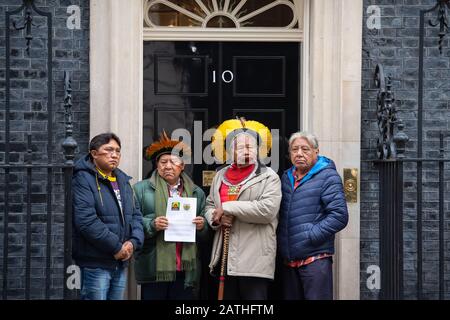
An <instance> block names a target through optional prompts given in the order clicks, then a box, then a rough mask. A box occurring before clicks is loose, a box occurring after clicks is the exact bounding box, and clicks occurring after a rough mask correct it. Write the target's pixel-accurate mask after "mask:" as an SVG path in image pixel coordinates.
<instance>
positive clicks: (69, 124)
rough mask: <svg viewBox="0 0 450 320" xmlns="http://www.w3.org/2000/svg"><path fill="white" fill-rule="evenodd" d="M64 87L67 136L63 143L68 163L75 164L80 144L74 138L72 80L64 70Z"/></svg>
mask: <svg viewBox="0 0 450 320" xmlns="http://www.w3.org/2000/svg"><path fill="white" fill-rule="evenodd" d="M64 89H65V91H66V93H65V97H64V109H65V112H64V115H65V123H66V138H65V139H64V142H63V143H62V147H63V149H64V157H65V158H66V164H68V165H73V159H74V158H75V149H76V148H77V146H78V144H77V142H76V141H75V139H74V138H73V114H72V80H71V79H70V75H69V73H68V72H67V71H64Z"/></svg>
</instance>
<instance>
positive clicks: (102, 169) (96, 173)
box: [72, 133, 144, 300]
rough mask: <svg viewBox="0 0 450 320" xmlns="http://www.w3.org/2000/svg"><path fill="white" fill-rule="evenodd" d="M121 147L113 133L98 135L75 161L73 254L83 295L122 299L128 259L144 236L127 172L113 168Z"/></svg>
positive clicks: (98, 298)
mask: <svg viewBox="0 0 450 320" xmlns="http://www.w3.org/2000/svg"><path fill="white" fill-rule="evenodd" d="M120 148H121V145H120V140H119V137H117V136H116V135H115V134H113V133H103V134H100V135H98V136H96V137H94V138H93V139H92V140H91V142H90V145H89V154H88V155H87V156H86V157H84V158H81V159H80V160H78V161H77V163H76V164H75V169H74V174H73V178H72V192H73V240H72V241H73V243H72V256H73V258H74V260H75V262H76V263H77V265H78V266H79V267H80V270H81V299H83V300H121V299H122V298H123V294H124V291H125V286H126V274H127V273H126V267H127V265H128V260H129V259H130V258H131V256H132V254H133V252H134V251H136V250H138V249H140V247H141V246H142V243H143V241H144V231H143V225H142V214H141V212H140V210H139V205H138V204H137V202H136V201H135V199H134V194H133V189H132V187H131V186H130V182H129V181H130V179H131V177H129V176H128V175H126V174H125V173H124V172H123V171H121V170H120V169H118V168H117V167H118V165H119V162H120V156H121V154H120Z"/></svg>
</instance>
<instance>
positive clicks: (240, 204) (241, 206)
mask: <svg viewBox="0 0 450 320" xmlns="http://www.w3.org/2000/svg"><path fill="white" fill-rule="evenodd" d="M227 169H228V166H227V167H225V168H223V169H221V170H220V171H218V172H217V173H216V176H215V177H214V179H213V182H212V186H211V190H210V194H209V196H208V198H207V199H206V207H205V210H206V214H205V217H206V219H207V220H208V223H209V225H210V226H211V227H212V228H213V229H215V230H216V233H215V235H214V240H213V247H212V254H211V262H210V264H209V267H210V271H211V272H212V271H213V268H214V266H216V265H217V264H220V263H221V253H222V236H223V233H222V230H221V228H219V227H216V226H213V225H212V218H213V211H214V209H215V208H216V207H218V206H219V205H220V203H221V201H220V194H219V188H220V186H221V184H222V179H223V175H224V174H225V171H226V170H227ZM280 201H281V182H280V178H279V177H278V175H277V174H276V173H275V171H273V170H272V169H271V168H268V167H265V166H260V167H258V168H257V170H256V172H255V173H252V176H251V177H250V178H249V179H248V180H247V182H245V184H244V185H243V186H242V187H241V189H240V192H239V196H238V200H237V201H228V202H224V203H223V204H222V207H223V210H224V213H225V214H229V215H232V216H234V217H235V219H234V222H233V225H232V227H231V232H230V242H229V250H228V265H227V275H230V276H246V277H260V278H268V279H273V278H274V273H275V255H276V249H277V240H276V228H277V224H278V210H279V208H280Z"/></svg>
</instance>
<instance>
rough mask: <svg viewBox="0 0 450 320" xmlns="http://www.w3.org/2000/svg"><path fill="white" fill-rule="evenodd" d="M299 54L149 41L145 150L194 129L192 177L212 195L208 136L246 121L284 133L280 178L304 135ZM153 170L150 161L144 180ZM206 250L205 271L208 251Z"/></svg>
mask: <svg viewBox="0 0 450 320" xmlns="http://www.w3.org/2000/svg"><path fill="white" fill-rule="evenodd" d="M299 50H300V44H299V43H244V42H145V43H144V121H143V124H144V135H143V140H144V141H143V142H144V146H147V145H149V144H150V143H152V142H153V141H155V140H156V139H158V137H159V134H160V133H161V132H162V130H165V131H166V132H167V134H168V135H169V136H170V135H171V134H173V133H174V132H177V131H175V130H179V129H184V130H187V131H188V132H189V133H190V137H191V141H184V142H188V143H190V146H191V149H192V151H193V157H192V163H193V165H187V166H186V171H187V172H188V173H189V174H190V175H191V176H192V177H193V179H194V182H195V183H196V184H197V185H199V186H201V187H202V188H203V190H204V191H205V193H206V194H208V193H209V188H208V185H207V183H206V184H204V182H205V181H206V180H204V179H203V178H204V173H205V174H206V173H207V172H208V171H209V172H210V171H211V170H214V169H215V168H216V167H217V166H218V164H207V163H205V161H204V157H203V150H208V149H205V148H206V147H207V146H208V145H209V144H210V141H209V139H206V138H205V139H203V138H204V136H203V133H204V132H205V131H206V130H207V129H210V128H214V127H217V126H218V125H219V124H220V123H221V122H222V121H224V120H227V119H231V118H235V117H236V116H243V117H245V118H246V119H247V120H256V121H260V122H261V123H263V124H265V125H266V126H267V127H268V128H269V129H271V130H273V129H277V130H278V134H277V133H276V132H274V139H273V140H274V141H273V145H274V148H273V152H272V154H271V159H272V162H271V163H270V164H269V165H271V166H272V167H273V168H274V169H275V170H277V171H278V173H279V174H281V173H282V172H283V170H285V169H286V168H287V167H289V166H290V161H289V159H288V157H287V156H286V155H287V139H288V137H289V135H290V134H291V133H293V132H295V131H297V130H298V129H299V120H300V119H299V87H300V84H299V73H300V67H299V56H300V54H299V52H300V51H299ZM178 132H179V131H178ZM203 140H207V141H203ZM151 170H153V168H152V166H151V164H150V163H148V162H145V163H144V165H143V173H144V176H148V175H149V173H150V172H151ZM202 252H203V257H202V260H203V261H202V262H203V266H204V267H206V266H207V265H208V262H209V253H210V252H211V251H210V248H209V247H208V245H206V248H204V250H202ZM204 271H205V272H204V274H203V275H202V290H201V292H200V294H201V298H210V299H215V298H216V296H217V290H215V289H214V285H213V281H211V279H209V278H208V275H207V270H204ZM274 297H276V295H275V296H274Z"/></svg>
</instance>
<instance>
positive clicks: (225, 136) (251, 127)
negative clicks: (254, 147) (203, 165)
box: [211, 118, 272, 162]
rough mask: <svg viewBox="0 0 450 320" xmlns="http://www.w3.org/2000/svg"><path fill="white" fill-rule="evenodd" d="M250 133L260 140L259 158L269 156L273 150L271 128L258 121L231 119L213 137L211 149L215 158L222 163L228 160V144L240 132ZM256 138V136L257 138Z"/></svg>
mask: <svg viewBox="0 0 450 320" xmlns="http://www.w3.org/2000/svg"><path fill="white" fill-rule="evenodd" d="M246 131H250V132H252V133H253V135H255V134H256V135H257V137H258V138H259V139H257V140H258V144H259V157H260V158H265V157H267V156H268V153H269V151H270V149H271V148H272V134H271V133H270V130H269V128H267V127H266V126H265V125H263V124H262V123H260V122H258V121H254V120H248V121H247V120H245V119H244V118H240V119H231V120H226V121H224V122H223V123H222V124H221V125H220V126H219V127H218V128H217V129H216V131H215V132H214V135H213V137H212V143H211V147H212V150H213V152H214V156H215V157H216V158H217V159H218V160H219V161H222V162H225V161H226V159H227V152H226V149H225V148H226V147H227V146H226V144H227V143H229V142H231V141H230V139H229V138H230V137H231V139H233V138H234V136H236V135H237V134H238V133H240V132H246ZM255 137H256V136H255Z"/></svg>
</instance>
